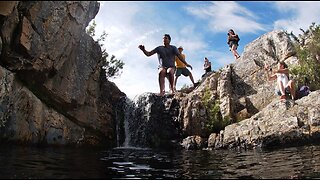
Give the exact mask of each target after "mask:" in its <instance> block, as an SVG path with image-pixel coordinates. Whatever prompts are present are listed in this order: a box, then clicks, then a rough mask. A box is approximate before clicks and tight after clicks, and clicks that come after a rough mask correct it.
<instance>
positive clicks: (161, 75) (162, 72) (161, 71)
mask: <svg viewBox="0 0 320 180" xmlns="http://www.w3.org/2000/svg"><path fill="white" fill-rule="evenodd" d="M166 74H167V72H166V69H164V68H159V87H160V93H159V96H164V93H165V92H164V88H165V86H164V80H165V77H166Z"/></svg>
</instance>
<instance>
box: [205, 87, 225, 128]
mask: <svg viewBox="0 0 320 180" xmlns="http://www.w3.org/2000/svg"><path fill="white" fill-rule="evenodd" d="M201 100H202V103H203V104H204V106H205V109H206V114H207V117H208V121H207V124H206V125H205V127H206V128H207V129H208V130H209V131H210V132H214V133H219V132H220V130H222V129H224V128H225V127H226V126H227V125H229V124H230V120H231V118H229V117H225V118H223V117H222V114H221V111H220V101H219V100H214V101H213V100H211V92H210V90H209V89H208V88H207V89H206V90H205V92H204V95H203V97H202V99H201Z"/></svg>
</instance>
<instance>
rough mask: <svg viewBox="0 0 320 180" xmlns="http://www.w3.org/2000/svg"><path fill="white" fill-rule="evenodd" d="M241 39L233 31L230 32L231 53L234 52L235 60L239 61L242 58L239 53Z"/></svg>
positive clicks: (228, 42)
mask: <svg viewBox="0 0 320 180" xmlns="http://www.w3.org/2000/svg"><path fill="white" fill-rule="evenodd" d="M239 41H240V38H239V36H238V34H236V33H235V32H234V31H233V29H230V30H229V31H228V41H227V44H228V45H229V48H230V51H231V52H232V54H233V56H234V58H235V59H236V60H237V59H239V58H240V55H239V54H238V52H237V49H238V46H239Z"/></svg>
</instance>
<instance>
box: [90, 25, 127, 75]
mask: <svg viewBox="0 0 320 180" xmlns="http://www.w3.org/2000/svg"><path fill="white" fill-rule="evenodd" d="M96 26H97V24H96V22H95V21H94V20H93V21H92V23H91V24H89V26H88V27H87V29H86V33H87V34H89V35H90V36H91V37H92V38H94V37H95V36H96V34H95V28H96ZM107 35H108V34H107V33H106V32H105V31H103V33H102V34H101V35H100V37H99V38H97V40H96V42H97V43H98V44H99V45H100V47H101V50H102V55H101V58H102V60H103V62H104V65H103V68H104V69H105V71H106V77H107V78H116V77H118V76H120V75H121V73H122V71H121V70H122V69H123V66H124V62H123V61H122V60H119V59H116V57H115V56H114V55H111V57H110V56H109V54H108V53H107V51H106V49H105V48H104V47H103V42H104V41H105V40H106V37H107Z"/></svg>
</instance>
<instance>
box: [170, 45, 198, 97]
mask: <svg viewBox="0 0 320 180" xmlns="http://www.w3.org/2000/svg"><path fill="white" fill-rule="evenodd" d="M178 50H179V52H180V54H181V56H182V57H183V58H184V59H186V56H185V55H184V54H182V51H183V47H182V46H180V47H179V48H178ZM181 74H182V75H184V76H189V78H190V80H191V82H192V84H193V87H196V86H197V85H198V83H195V82H194V79H193V76H192V73H191V72H190V71H189V69H188V68H187V66H186V65H185V64H184V63H183V62H181V61H180V59H179V57H178V56H176V73H175V76H174V83H173V84H174V91H176V86H177V81H178V78H179V76H181Z"/></svg>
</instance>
